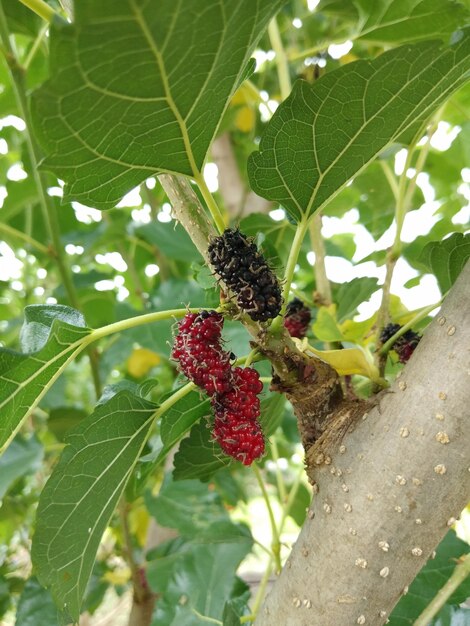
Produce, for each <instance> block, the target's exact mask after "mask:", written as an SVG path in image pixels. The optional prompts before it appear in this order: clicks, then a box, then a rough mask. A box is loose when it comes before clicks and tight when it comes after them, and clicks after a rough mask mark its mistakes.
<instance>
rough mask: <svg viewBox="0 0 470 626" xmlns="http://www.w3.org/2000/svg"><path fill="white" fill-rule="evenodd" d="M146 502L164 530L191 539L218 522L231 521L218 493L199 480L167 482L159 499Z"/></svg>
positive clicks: (149, 497)
mask: <svg viewBox="0 0 470 626" xmlns="http://www.w3.org/2000/svg"><path fill="white" fill-rule="evenodd" d="M146 502H147V507H148V510H149V512H150V514H151V515H153V517H155V519H156V520H157V522H158V523H159V524H160V525H161V526H164V527H166V528H176V529H177V530H178V532H179V533H180V534H181V535H182V536H184V537H188V538H194V537H197V536H198V535H199V534H200V533H201V532H202V531H204V530H206V529H207V528H208V527H209V526H210V525H211V524H213V523H215V522H220V521H228V520H229V517H228V514H227V511H226V510H225V508H224V506H223V503H222V500H221V498H220V496H219V495H218V493H217V492H216V491H214V490H210V489H209V488H208V485H207V484H206V483H202V482H200V481H199V480H181V481H176V482H174V481H172V480H166V482H165V484H164V485H163V486H162V488H161V490H160V493H159V494H158V496H157V497H155V498H153V497H151V495H150V494H147V498H146Z"/></svg>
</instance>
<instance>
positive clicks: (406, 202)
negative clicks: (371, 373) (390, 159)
mask: <svg viewBox="0 0 470 626" xmlns="http://www.w3.org/2000/svg"><path fill="white" fill-rule="evenodd" d="M440 115H441V112H440V111H439V112H438V114H436V115H435V116H434V119H433V121H432V123H431V124H430V125H429V127H428V131H427V138H428V141H427V143H426V145H425V146H423V148H422V150H421V152H420V154H419V157H418V160H417V161H416V167H415V173H414V175H413V177H412V178H411V179H410V180H409V181H408V178H407V172H408V170H409V168H410V167H411V163H412V158H413V155H414V151H415V149H416V143H417V141H418V137H416V138H415V140H414V141H413V142H412V143H411V144H410V147H409V149H408V154H407V156H406V161H405V165H404V168H403V172H402V174H401V176H400V180H399V182H398V187H397V189H395V185H394V184H393V183H392V182H391V178H392V177H391V172H390V173H388V174H387V170H386V169H384V173H385V175H386V176H387V178H388V180H389V184H390V187H391V189H392V191H393V192H394V194H395V197H396V208H395V223H396V233H395V239H394V242H393V245H392V247H391V248H390V249H389V250H388V252H387V258H386V273H385V280H384V284H383V285H382V301H381V303H380V308H379V310H378V313H377V321H376V328H377V332H378V333H380V331H381V329H382V328H384V326H386V324H387V322H388V320H389V308H390V287H391V284H392V278H393V272H394V270H395V265H396V263H397V261H398V259H399V258H400V254H401V249H402V243H401V232H402V229H403V223H404V221H405V217H406V214H407V212H408V211H409V208H410V205H411V202H412V199H413V194H414V192H415V189H416V183H417V179H418V174H420V172H421V171H422V169H423V167H424V163H425V161H426V157H427V155H428V152H429V149H430V147H431V137H432V135H433V134H434V132H435V130H436V128H437V124H438V122H439V117H440ZM385 364H386V357H385V356H384V353H382V352H381V351H379V352H378V353H377V366H378V368H379V373H380V376H383V374H384V371H385Z"/></svg>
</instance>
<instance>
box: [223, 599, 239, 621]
mask: <svg viewBox="0 0 470 626" xmlns="http://www.w3.org/2000/svg"><path fill="white" fill-rule="evenodd" d="M222 622H223V626H241V621H240V616H239V615H238V612H237V610H236V608H235V607H234V606H233V603H232V602H231V601H229V602H226V603H225V606H224V612H223V614H222Z"/></svg>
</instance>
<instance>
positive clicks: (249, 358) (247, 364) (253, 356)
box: [237, 348, 259, 367]
mask: <svg viewBox="0 0 470 626" xmlns="http://www.w3.org/2000/svg"><path fill="white" fill-rule="evenodd" d="M258 354H259V352H258V348H254V349H253V350H252V351H251V352H250V353H249V354H248V356H247V357H246V359H245V367H250V365H251V364H252V363H253V361H255V360H256V356H257V355H258ZM237 360H238V359H237Z"/></svg>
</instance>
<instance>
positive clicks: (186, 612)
mask: <svg viewBox="0 0 470 626" xmlns="http://www.w3.org/2000/svg"><path fill="white" fill-rule="evenodd" d="M251 546H252V539H251V537H249V536H246V537H245V539H244V540H243V541H238V542H230V543H216V544H213V545H208V544H202V545H192V546H190V549H189V550H186V552H183V553H182V554H180V555H172V556H173V558H171V557H170V559H158V560H157V561H154V562H153V563H152V562H151V563H150V565H149V568H148V580H149V583H150V585H151V587H152V589H154V590H155V591H158V592H159V593H160V595H161V599H160V600H159V602H158V603H157V607H156V611H155V613H154V621H153V622H152V626H153V625H155V626H157V625H158V626H176V625H177V626H205V625H207V623H208V621H207V620H205V619H203V618H202V617H198V616H197V615H195V613H194V611H193V609H195V610H196V611H197V612H198V613H199V614H200V615H203V616H205V617H209V618H212V619H216V620H217V619H218V620H220V619H222V615H223V611H224V605H225V602H226V601H227V600H228V599H230V598H231V597H233V595H234V590H235V589H236V581H237V579H236V576H235V573H236V570H237V568H238V566H239V564H240V563H241V561H242V560H243V558H244V557H245V556H246V555H247V554H248V552H249V551H250V550H251ZM175 556H176V558H175ZM159 561H160V562H159ZM165 561H167V562H165ZM168 561H169V562H168ZM163 568H164V570H163ZM162 570H163V571H162ZM162 574H163V575H162ZM165 574H166V576H167V577H168V574H170V576H169V580H168V581H165V582H166V585H164V586H162V581H163V580H164V578H165ZM181 598H184V602H181Z"/></svg>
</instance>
